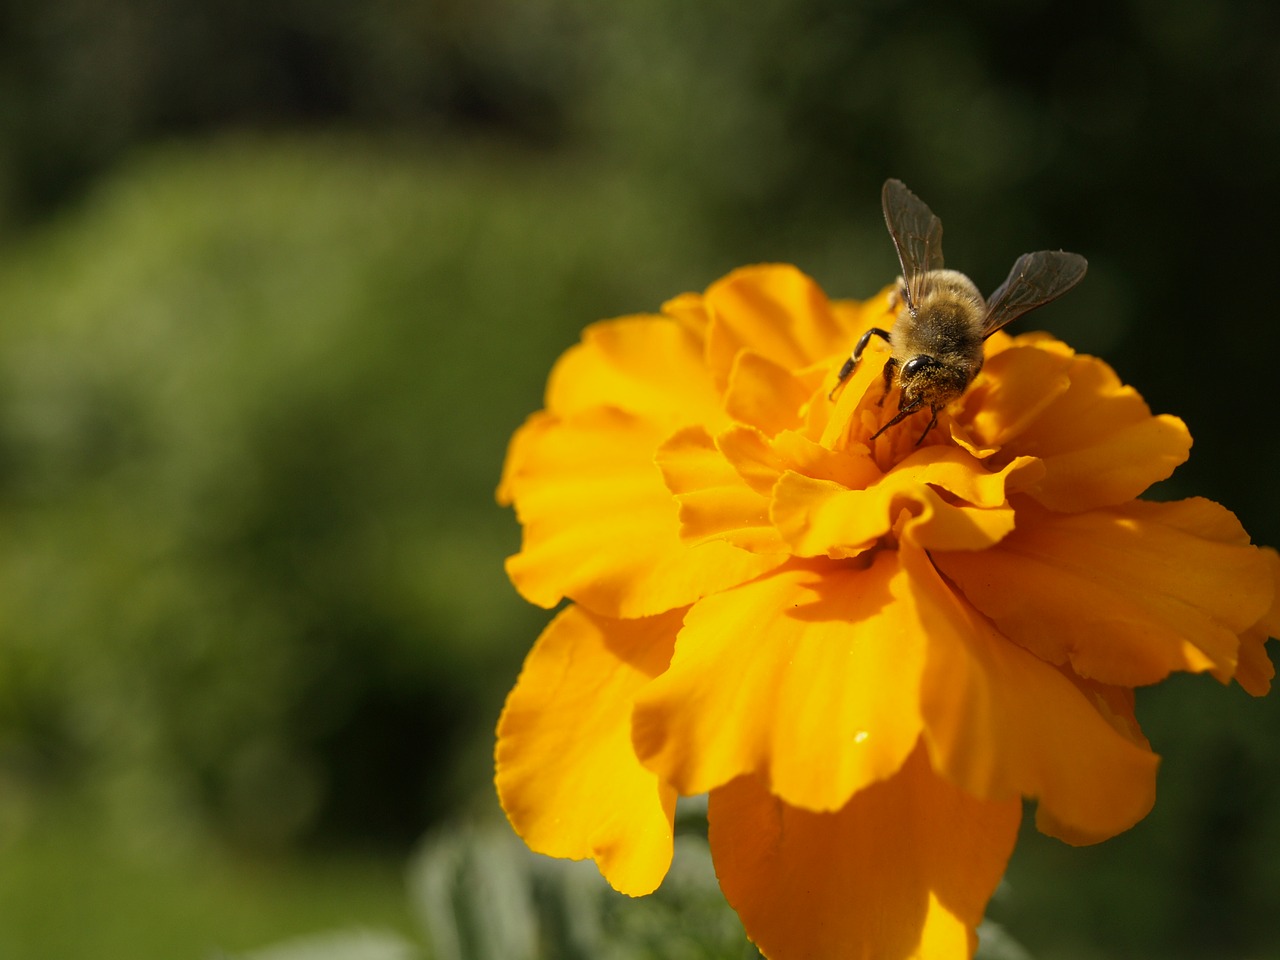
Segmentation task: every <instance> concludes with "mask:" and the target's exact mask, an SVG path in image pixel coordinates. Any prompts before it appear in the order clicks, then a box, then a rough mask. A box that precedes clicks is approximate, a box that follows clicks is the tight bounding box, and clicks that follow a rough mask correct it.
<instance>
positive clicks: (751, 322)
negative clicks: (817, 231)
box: [705, 264, 849, 385]
mask: <svg viewBox="0 0 1280 960" xmlns="http://www.w3.org/2000/svg"><path fill="white" fill-rule="evenodd" d="M705 302H706V308H707V312H708V313H709V314H710V316H711V325H710V327H709V329H708V331H707V365H708V367H710V369H711V374H712V376H713V378H714V379H715V382H716V383H717V384H719V385H724V384H726V383H727V382H728V380H729V372H730V369H731V368H732V366H733V362H734V358H735V357H736V356H737V355H738V353H739V351H741V350H751V351H752V352H754V353H757V354H759V355H761V356H762V357H764V358H766V359H768V360H771V361H772V362H773V363H775V364H777V365H778V366H780V367H782V368H783V369H786V370H799V369H801V368H803V367H807V366H809V365H810V364H811V363H813V362H815V361H817V360H822V359H825V358H826V357H829V356H831V355H832V354H835V353H838V352H839V351H840V350H842V349H848V347H847V346H845V343H846V341H847V340H848V336H849V334H848V332H847V331H846V330H844V329H843V328H842V327H841V325H840V322H839V321H838V320H837V318H836V314H835V312H834V311H833V310H832V308H831V303H830V301H828V300H827V295H826V294H825V293H823V292H822V289H821V288H820V287H819V286H818V285H817V284H816V283H814V282H813V280H812V279H810V278H809V277H807V276H805V275H804V274H803V273H801V272H800V271H799V270H797V269H796V268H795V267H793V266H790V265H788V264H763V265H760V266H754V267H744V268H742V269H740V270H735V271H734V272H733V273H731V274H729V275H728V276H727V277H725V278H724V279H723V280H719V281H717V282H716V283H714V284H712V285H711V287H710V288H709V289H708V290H707V293H706V301H705Z"/></svg>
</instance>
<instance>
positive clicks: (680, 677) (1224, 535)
mask: <svg viewBox="0 0 1280 960" xmlns="http://www.w3.org/2000/svg"><path fill="white" fill-rule="evenodd" d="M891 322H892V315H891V311H890V307H889V297H888V292H887V291H886V292H885V293H883V294H881V295H880V296H878V297H876V298H874V299H872V300H869V301H867V302H865V303H851V302H831V301H829V300H828V299H827V298H826V296H825V295H824V294H823V293H822V291H821V290H820V289H819V288H818V287H817V285H816V284H815V283H814V282H813V281H812V280H810V279H809V278H808V277H806V276H805V275H803V274H802V273H800V272H799V271H798V270H796V269H795V268H793V267H789V266H757V267H750V268H745V269H742V270H739V271H737V272H735V273H732V274H730V275H729V276H728V277H725V278H724V279H722V280H720V281H719V282H717V283H715V284H713V285H712V286H711V287H710V289H708V290H707V292H706V293H705V294H703V295H694V294H686V295H684V296H681V297H677V298H676V299H675V300H672V301H671V302H669V303H667V304H666V305H665V306H664V307H663V311H662V314H661V315H657V316H634V317H625V318H622V319H618V320H611V321H607V322H603V323H598V324H596V325H594V326H592V327H590V328H588V329H587V331H586V332H585V334H584V335H583V338H582V342H581V343H580V344H579V345H577V346H575V347H573V348H572V349H570V350H569V351H568V352H567V353H565V355H564V356H563V357H562V358H561V359H560V361H559V362H558V363H557V365H556V367H555V369H554V371H553V372H552V375H551V379H550V383H549V386H548V389H547V398H546V409H545V410H544V411H542V412H539V413H537V414H535V415H533V416H532V417H530V419H529V420H528V422H526V423H525V424H524V425H523V426H522V427H521V428H520V430H519V431H518V432H517V434H516V436H515V438H514V439H513V441H512V444H511V449H510V452H509V455H508V457H507V463H506V467H505V470H504V476H503V479H502V484H501V487H500V490H499V498H500V499H501V500H502V501H503V502H508V503H514V504H515V507H516V511H517V514H518V517H519V519H520V522H521V523H522V524H523V527H524V540H523V546H522V549H521V551H520V552H519V553H518V554H516V555H515V556H513V557H511V558H510V560H509V561H508V564H507V569H508V572H509V573H510V576H511V578H512V580H513V581H514V583H515V585H516V587H517V588H518V589H519V590H520V592H521V593H522V594H523V595H524V596H525V597H526V598H528V599H529V600H530V601H532V602H533V603H536V604H540V605H542V606H545V607H553V606H555V605H556V604H558V603H559V602H560V601H561V600H562V599H563V598H568V599H569V600H570V601H572V603H571V604H570V605H569V606H567V607H566V608H565V609H564V610H562V611H561V612H560V613H559V614H558V615H557V616H556V617H555V619H554V620H552V622H551V624H550V625H549V626H548V627H547V629H546V631H545V632H544V633H543V634H542V636H541V637H540V638H539V639H538V641H537V643H536V645H535V646H534V648H533V650H532V652H531V653H530V654H529V657H528V659H527V661H526V663H525V666H524V670H523V672H522V673H521V675H520V679H519V681H518V682H517V683H516V686H515V688H514V689H513V690H512V692H511V694H510V696H509V698H508V700H507V705H506V708H505V710H504V711H503V714H502V718H501V720H500V721H499V724H498V743H497V750H496V755H497V788H498V793H499V796H500V798H501V801H502V805H503V808H504V809H505V810H506V813H507V816H508V817H509V819H510V821H511V823H512V825H513V826H514V827H515V829H516V831H517V832H518V833H519V834H520V835H521V836H522V837H523V838H524V839H525V841H526V842H527V843H528V844H529V846H530V847H532V848H533V849H534V850H537V851H540V852H542V853H547V854H551V855H553V856H558V857H572V858H577V859H580V858H585V857H590V858H592V859H593V860H595V862H596V863H597V865H598V866H599V868H600V870H601V872H602V873H603V874H604V876H605V877H606V878H607V879H608V881H609V882H610V883H611V884H612V885H613V886H614V887H615V888H617V889H618V890H620V891H622V892H624V893H627V894H631V895H640V894H644V893H648V892H650V891H652V890H653V889H655V888H656V887H657V886H658V884H659V883H660V882H661V880H662V877H663V875H664V874H665V872H666V870H667V867H668V865H669V862H670V859H671V852H672V815H673V810H674V806H675V798H676V796H677V794H685V795H688V794H699V793H703V792H709V794H710V801H709V805H708V817H709V821H710V841H711V848H712V854H713V857H714V858H715V862H716V870H717V874H718V876H719V878H720V882H721V886H722V888H723V890H724V892H725V895H726V897H727V898H728V900H729V902H730V904H732V906H733V907H734V908H735V909H736V910H737V911H738V913H739V915H740V916H741V918H742V921H743V924H744V926H745V928H746V930H747V933H748V935H749V936H750V937H751V938H752V940H753V941H755V942H756V944H757V945H759V947H760V948H761V950H762V951H763V952H764V953H765V954H767V955H768V956H771V957H775V958H793V957H802V958H811V957H836V956H840V957H845V956H848V957H862V956H876V957H889V958H897V957H908V956H920V957H930V958H932V957H948V958H950V957H957V956H960V957H964V956H969V955H970V954H971V953H972V951H973V949H974V945H975V935H974V929H975V928H976V926H977V924H978V923H979V921H980V920H981V918H982V915H983V912H984V910H985V907H986V903H987V901H988V899H989V897H990V895H991V893H992V891H993V890H994V888H995V886H996V884H997V882H998V881H999V878H1000V876H1001V874H1002V873H1003V871H1004V868H1005V864H1006V862H1007V859H1008V857H1009V854H1010V852H1011V850H1012V848H1013V843H1014V838H1015V834H1016V832H1017V829H1018V822H1019V817H1020V811H1021V798H1022V797H1034V798H1035V799H1036V800H1037V802H1038V807H1037V809H1038V813H1037V824H1038V825H1039V827H1040V829H1041V830H1043V831H1045V832H1047V833H1049V834H1052V835H1054V836H1057V837H1061V838H1062V839H1064V840H1066V841H1068V842H1070V843H1077V844H1078V843H1092V842H1095V841H1098V840H1102V839H1104V838H1107V837H1110V836H1113V835H1114V834H1116V833H1119V832H1120V831H1123V830H1125V829H1127V828H1128V827H1130V826H1132V825H1133V824H1134V823H1136V822H1137V821H1138V820H1139V819H1141V818H1142V817H1143V816H1144V815H1145V814H1146V813H1147V811H1148V810H1149V809H1150V808H1151V805H1152V803H1153V801H1154V797H1155V775H1156V766H1157V762H1158V758H1157V756H1156V754H1155V753H1153V752H1152V750H1151V748H1150V746H1149V744H1148V743H1147V740H1146V739H1145V737H1144V736H1143V735H1142V732H1141V730H1140V728H1139V726H1138V723H1137V720H1136V719H1135V717H1134V696H1133V688H1134V687H1135V686H1138V685H1142V684H1150V683H1155V682H1156V681H1158V680H1160V679H1162V678H1163V677H1165V676H1167V675H1168V674H1169V673H1170V672H1171V671H1173V670H1186V671H1195V672H1208V673H1211V674H1212V675H1213V676H1215V677H1217V678H1218V679H1219V680H1222V681H1224V682H1226V681H1228V680H1230V679H1231V678H1233V677H1234V678H1235V679H1237V680H1238V681H1239V682H1240V684H1241V686H1243V687H1244V688H1245V689H1246V690H1248V691H1249V692H1250V693H1252V694H1255V695H1257V694H1262V693H1265V692H1266V691H1267V689H1268V688H1269V686H1270V682H1271V679H1272V674H1273V670H1272V667H1271V662H1270V660H1269V659H1268V657H1267V655H1266V652H1265V650H1264V644H1265V642H1266V640H1267V638H1268V636H1273V635H1276V634H1277V633H1278V632H1280V603H1278V602H1277V598H1278V597H1280V590H1278V589H1277V584H1278V583H1280V559H1278V558H1277V555H1276V553H1275V552H1274V551H1271V550H1267V549H1264V548H1259V547H1256V546H1253V545H1252V544H1251V543H1250V541H1249V537H1248V535H1247V534H1246V533H1245V532H1244V530H1243V529H1241V527H1240V524H1239V523H1238V522H1237V521H1236V519H1235V517H1234V516H1233V515H1232V514H1231V513H1230V512H1228V511H1227V510H1225V509H1224V508H1222V507H1220V506H1218V505H1217V504H1215V503H1212V502H1210V501H1207V500H1202V499H1191V500H1184V501H1180V502H1176V503H1151V502H1143V501H1140V500H1137V499H1136V498H1137V497H1138V496H1139V495H1140V494H1141V493H1142V492H1143V491H1144V490H1146V489H1147V487H1149V486H1150V485H1151V484H1152V483H1154V482H1155V481H1158V480H1161V479H1163V478H1165V477H1167V476H1169V474H1170V473H1171V472H1172V471H1173V470H1174V468H1175V467H1176V466H1177V465H1178V464H1180V463H1181V462H1182V461H1183V460H1184V459H1186V456H1187V452H1188V450H1189V448H1190V446H1191V438H1190V436H1189V434H1188V432H1187V429H1186V427H1185V426H1184V425H1183V423H1182V422H1181V421H1180V420H1178V419H1177V418H1175V417H1170V416H1153V415H1152V414H1151V411H1150V410H1149V409H1148V407H1147V405H1146V404H1145V403H1144V402H1143V400H1142V398H1141V397H1140V396H1139V395H1138V394H1137V393H1136V392H1135V391H1134V390H1133V389H1132V388H1130V387H1127V386H1125V385H1123V384H1122V383H1121V382H1120V381H1119V379H1118V378H1117V377H1116V375H1115V374H1114V373H1113V372H1112V370H1111V369H1110V368H1109V367H1108V366H1107V365H1106V364H1105V363H1103V362H1102V361H1100V360H1098V359H1095V358H1093V357H1086V356H1080V355H1078V354H1076V353H1074V352H1073V351H1072V350H1071V349H1069V348H1068V347H1067V346H1065V345H1064V344H1062V343H1060V342H1059V341H1057V340H1054V339H1052V338H1051V337H1048V336H1046V335H1043V334H1025V335H1022V336H1019V337H1009V336H1007V335H1005V334H1003V333H997V334H995V335H994V336H992V337H991V338H990V339H989V340H988V341H987V343H986V363H985V366H984V367H983V370H982V372H981V374H980V375H979V376H978V378H977V380H976V381H975V382H974V383H973V385H972V387H971V388H970V389H969V390H968V391H967V392H966V393H965V394H964V395H963V396H962V397H961V398H960V399H959V400H958V401H956V402H955V403H953V404H952V405H951V406H950V407H949V408H948V409H947V410H945V411H943V412H942V414H941V416H940V418H939V421H938V425H937V427H936V428H935V429H934V430H933V431H931V432H930V433H929V434H928V435H927V436H926V437H925V438H924V440H923V442H922V443H921V444H919V445H918V446H917V445H916V443H915V441H916V438H917V437H918V436H919V434H920V433H921V430H922V429H923V428H924V425H925V423H926V422H927V420H928V418H929V416H930V415H931V414H930V411H929V410H928V409H925V410H924V411H923V412H922V413H920V414H916V415H914V416H913V417H912V418H911V419H910V420H908V421H906V422H904V423H903V424H901V425H899V426H898V427H895V428H893V429H891V430H889V431H887V432H886V433H884V434H883V435H882V436H880V437H878V438H876V439H875V440H874V441H872V440H871V439H870V438H871V437H872V435H873V434H874V433H875V432H876V430H877V429H878V428H879V426H880V425H881V424H882V423H884V422H885V421H886V420H887V419H888V418H889V416H890V415H891V414H892V411H893V404H885V405H883V406H881V405H879V404H878V403H877V401H879V400H880V399H881V392H882V379H881V371H880V366H881V363H882V362H883V358H884V357H885V356H886V353H885V352H884V351H883V350H881V351H880V352H879V353H876V352H875V351H876V349H877V347H876V346H875V345H874V344H873V346H872V348H871V350H870V351H869V352H868V355H867V362H864V363H862V364H861V365H860V366H859V368H858V369H857V370H856V372H855V373H854V375H853V377H852V378H851V379H850V380H849V382H848V384H847V385H846V388H845V389H844V391H843V392H842V393H840V394H839V395H838V397H837V399H836V400H835V402H831V401H829V400H828V397H827V393H828V391H829V390H830V386H831V381H832V375H833V372H834V370H835V369H836V368H837V367H838V366H839V364H840V360H841V358H842V357H844V356H846V355H847V351H848V350H849V345H850V344H851V343H853V342H854V341H855V340H856V339H857V338H858V336H859V335H860V334H861V333H862V332H863V331H865V330H867V329H868V328H870V327H873V326H877V327H887V326H889V324H890V323H891Z"/></svg>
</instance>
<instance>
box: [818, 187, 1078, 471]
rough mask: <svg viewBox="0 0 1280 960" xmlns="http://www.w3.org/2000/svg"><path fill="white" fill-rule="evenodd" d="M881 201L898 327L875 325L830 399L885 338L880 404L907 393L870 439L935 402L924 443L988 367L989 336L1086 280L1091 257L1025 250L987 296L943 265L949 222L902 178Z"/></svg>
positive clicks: (860, 341)
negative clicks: (893, 257) (892, 255)
mask: <svg viewBox="0 0 1280 960" xmlns="http://www.w3.org/2000/svg"><path fill="white" fill-rule="evenodd" d="M880 202H881V205H882V206H883V207H884V222H885V224H886V225H887V226H888V228H889V236H890V237H892V238H893V246H894V248H895V249H896V250H897V251H898V262H899V263H900V264H901V265H902V276H901V277H899V278H898V285H897V289H896V290H895V291H894V293H893V295H892V297H891V300H890V306H891V307H892V308H895V309H896V310H897V319H896V320H895V322H894V325H893V329H892V330H888V331H886V330H881V329H880V328H879V327H872V328H871V329H870V330H868V331H867V332H866V333H864V334H863V335H862V336H861V337H860V338H859V339H858V342H857V345H856V346H854V348H853V353H852V354H850V355H849V359H848V360H846V361H845V362H844V366H842V367H841V368H840V373H839V374H838V376H837V378H836V385H835V387H833V388H832V390H831V393H830V394H828V398H829V399H832V400H834V399H835V395H836V392H837V391H838V390H839V389H840V387H841V386H842V385H843V384H844V382H845V381H846V380H847V379H849V376H850V374H852V373H853V371H854V369H855V368H856V367H857V366H858V361H859V360H861V359H862V352H863V351H864V350H866V348H867V344H868V343H869V342H870V341H871V338H872V337H879V338H880V339H881V340H884V341H885V342H886V343H888V344H889V349H890V357H889V359H888V360H887V361H885V365H884V393H883V394H882V395H881V397H880V405H882V406H883V404H884V400H885V397H887V396H888V395H889V391H890V390H892V389H893V385H894V382H895V380H896V382H897V383H898V385H899V387H900V388H901V394H900V399H899V402H898V412H897V413H896V414H895V415H894V417H893V419H891V420H890V421H889V422H888V423H886V424H885V425H884V426H883V427H881V428H880V429H879V430H877V431H876V432H875V434H873V435H872V437H871V439H872V440H874V439H875V438H876V437H878V436H880V434H882V433H884V432H885V431H886V430H888V429H889V428H890V427H892V426H894V425H895V424H897V423H899V422H901V421H902V420H904V419H906V418H907V417H909V416H911V415H912V414H913V413H915V412H916V411H917V410H920V409H922V408H924V407H926V406H928V407H930V408H931V409H932V410H933V418H932V419H931V420H930V421H929V425H928V426H927V427H925V428H924V433H922V434H920V439H919V440H917V441H916V445H917V446H919V445H920V443H921V441H923V440H924V438H925V437H926V436H928V434H929V431H930V430H932V429H933V428H934V426H936V425H937V423H938V413H939V412H940V411H941V410H942V409H943V408H945V407H946V406H947V404H949V403H950V402H951V401H952V400H955V399H956V398H957V397H959V396H960V395H961V394H963V393H964V392H965V390H967V389H968V388H969V384H971V383H972V382H973V379H974V377H976V376H977V375H978V371H980V370H981V369H982V360H983V349H982V344H983V342H984V341H985V340H986V339H987V337H989V336H991V335H992V334H993V333H995V332H996V331H997V330H999V329H1000V328H1001V327H1003V326H1004V325H1005V324H1007V323H1010V322H1012V321H1014V320H1016V319H1017V318H1018V317H1020V316H1022V315H1023V314H1024V313H1027V312H1029V311H1031V310H1034V309H1035V308H1036V307H1042V306H1044V305H1045V304H1046V303H1048V302H1050V301H1051V300H1056V299H1057V298H1058V297H1060V296H1062V295H1063V294H1064V293H1066V292H1067V291H1068V290H1070V289H1071V288H1072V287H1074V286H1075V285H1076V284H1077V283H1079V282H1080V281H1081V280H1082V279H1083V278H1084V274H1085V270H1086V269H1087V268H1088V262H1087V261H1086V260H1085V258H1084V257H1082V256H1079V255H1078V254H1074V253H1064V252H1063V251H1061V250H1041V251H1039V252H1038V253H1024V254H1023V255H1022V256H1020V257H1019V258H1018V259H1017V261H1015V263H1014V265H1013V269H1012V270H1011V271H1009V277H1008V279H1006V280H1005V282H1004V283H1002V284H1001V285H1000V286H999V287H998V288H997V289H996V291H995V292H994V293H993V294H991V296H990V298H989V299H987V300H983V299H982V294H981V293H979V292H978V288H977V287H976V286H974V283H973V281H972V280H970V279H969V278H968V277H966V276H965V275H964V274H963V273H959V272H958V271H955V270H946V269H944V268H943V266H942V221H941V220H939V219H938V218H937V217H936V216H934V214H933V211H932V210H930V209H929V208H928V206H926V205H925V203H924V201H923V200H921V199H920V198H919V197H917V196H916V195H915V194H914V193H912V192H911V191H910V190H908V189H907V187H906V185H905V184H904V183H903V182H902V181H901V180H886V181H885V184H884V189H883V190H881V192H880Z"/></svg>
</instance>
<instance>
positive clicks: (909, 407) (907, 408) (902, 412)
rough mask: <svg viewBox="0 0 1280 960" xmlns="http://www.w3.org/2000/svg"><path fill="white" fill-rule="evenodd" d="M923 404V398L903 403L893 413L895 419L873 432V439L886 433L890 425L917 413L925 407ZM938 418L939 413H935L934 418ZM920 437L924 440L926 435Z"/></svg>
mask: <svg viewBox="0 0 1280 960" xmlns="http://www.w3.org/2000/svg"><path fill="white" fill-rule="evenodd" d="M923 406H924V401H923V400H916V401H914V402H912V403H907V404H904V405H903V406H902V407H901V408H900V409H899V410H898V412H897V413H895V414H894V415H893V419H892V420H890V421H889V422H888V423H886V424H885V425H884V426H883V427H881V428H880V429H879V430H877V431H876V432H875V433H873V434H872V435H871V439H872V440H874V439H875V438H876V437H878V436H880V434H882V433H884V432H885V431H886V430H888V429H889V428H890V427H892V426H895V425H897V424H899V423H901V422H902V421H903V420H905V419H907V417H909V416H911V415H912V414H913V413H915V412H916V411H917V410H919V409H920V408H921V407H923ZM937 419H938V417H937V414H936V413H935V414H934V420H937ZM929 426H931V427H932V426H933V424H932V423H931V424H929ZM928 432H929V431H928V430H926V431H925V433H928ZM920 439H921V440H923V439H924V437H923V436H922V437H921V438H920ZM916 442H917V443H918V442H919V441H916Z"/></svg>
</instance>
